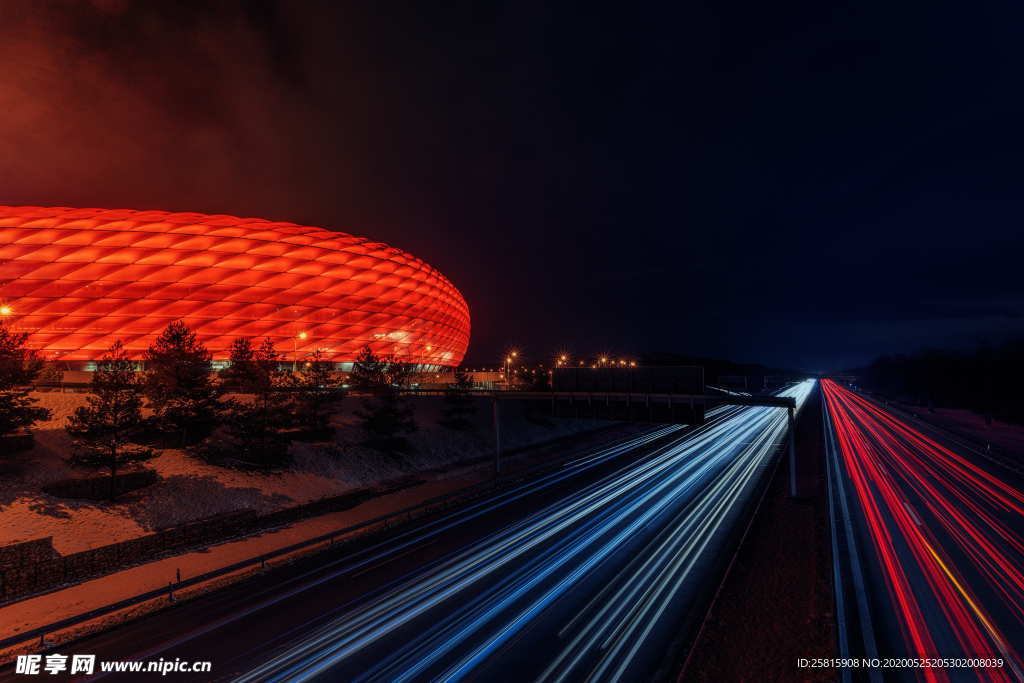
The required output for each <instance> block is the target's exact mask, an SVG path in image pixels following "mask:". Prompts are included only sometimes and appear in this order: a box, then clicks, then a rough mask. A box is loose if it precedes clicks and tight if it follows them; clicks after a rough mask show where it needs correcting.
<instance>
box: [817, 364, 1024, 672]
mask: <svg viewBox="0 0 1024 683" xmlns="http://www.w3.org/2000/svg"><path fill="white" fill-rule="evenodd" d="M822 390H823V392H824V398H825V410H826V421H825V422H826V430H827V434H826V441H827V442H828V446H829V448H828V454H827V457H828V458H829V474H830V486H831V491H832V495H831V498H832V510H833V515H832V517H833V519H832V524H833V529H834V531H835V536H834V538H835V548H836V559H837V567H836V569H837V577H838V581H837V608H838V610H837V611H838V612H839V617H840V624H839V626H840V631H839V632H840V654H841V655H842V656H851V657H855V658H864V657H867V658H868V659H869V660H870V659H875V658H877V659H879V660H880V661H881V663H882V666H881V667H878V668H867V669H865V668H863V667H852V668H846V669H842V671H843V675H844V677H846V678H847V679H870V680H915V679H919V680H926V681H946V680H953V681H960V680H985V681H988V680H993V681H1014V680H1024V662H1022V659H1021V650H1022V649H1024V493H1022V492H1021V489H1020V488H1019V486H1020V482H1019V481H1017V480H1016V479H1015V477H1014V476H1013V475H1012V474H1011V473H1009V472H1006V471H1003V470H1002V468H1001V467H1000V466H999V465H998V464H996V463H994V462H991V461H989V460H987V459H986V458H985V456H984V454H983V453H979V452H974V451H972V450H971V449H970V448H968V447H965V446H963V445H961V444H954V443H952V442H951V441H950V440H949V439H946V438H943V436H942V435H941V434H939V433H937V432H936V431H934V430H932V429H931V428H929V427H927V426H925V425H921V424H917V423H916V421H913V420H907V419H905V418H903V417H900V416H897V415H895V414H893V413H892V412H890V411H888V410H887V409H886V408H885V406H880V405H878V404H877V403H876V402H874V401H872V400H870V399H868V398H865V397H864V396H861V395H859V394H857V393H855V392H853V391H851V390H849V389H847V388H844V387H842V386H840V385H839V384H837V383H835V382H833V381H830V380H824V381H823V382H822ZM957 660H960V661H957ZM964 660H966V661H964ZM971 660H974V661H971ZM977 660H984V661H977ZM889 667H892V668H889Z"/></svg>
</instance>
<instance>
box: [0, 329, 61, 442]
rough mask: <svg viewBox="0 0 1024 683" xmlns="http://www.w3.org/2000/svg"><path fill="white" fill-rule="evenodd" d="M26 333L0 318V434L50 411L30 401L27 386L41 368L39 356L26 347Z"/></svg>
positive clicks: (44, 415) (33, 420) (28, 422)
mask: <svg viewBox="0 0 1024 683" xmlns="http://www.w3.org/2000/svg"><path fill="white" fill-rule="evenodd" d="M27 340H28V334H27V333H25V332H22V333H16V332H13V331H11V330H10V329H8V327H7V325H6V324H5V323H3V322H0V436H3V435H4V434H10V433H12V432H15V431H17V430H19V429H26V428H28V427H30V426H32V424H34V423H35V422H38V421H39V420H46V419H48V418H49V417H50V411H49V410H47V409H46V408H40V407H39V406H36V405H34V404H35V399H33V398H30V397H29V395H28V394H29V389H30V386H29V385H31V384H32V382H33V381H35V379H36V377H38V376H39V372H40V370H42V366H43V364H42V360H41V359H40V358H39V356H38V354H36V352H35V351H33V350H31V349H29V348H26V346H25V342H26V341H27Z"/></svg>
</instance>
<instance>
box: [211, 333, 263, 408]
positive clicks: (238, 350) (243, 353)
mask: <svg viewBox="0 0 1024 683" xmlns="http://www.w3.org/2000/svg"><path fill="white" fill-rule="evenodd" d="M229 360H230V365H228V367H226V368H224V369H223V370H221V371H220V387H221V391H223V392H224V393H227V394H251V393H252V392H253V386H252V382H253V381H254V377H255V376H256V375H257V374H258V370H257V367H256V361H255V351H254V350H253V348H252V342H251V341H250V340H249V338H248V337H239V338H237V339H235V340H234V341H233V342H231V354H230V356H229Z"/></svg>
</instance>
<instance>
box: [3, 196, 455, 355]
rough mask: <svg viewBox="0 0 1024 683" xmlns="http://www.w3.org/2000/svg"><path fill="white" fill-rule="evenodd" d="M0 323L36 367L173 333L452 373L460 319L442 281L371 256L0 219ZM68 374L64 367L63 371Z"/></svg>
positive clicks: (180, 231)
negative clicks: (188, 331) (363, 352)
mask: <svg viewBox="0 0 1024 683" xmlns="http://www.w3.org/2000/svg"><path fill="white" fill-rule="evenodd" d="M0 318H2V319H3V320H4V321H6V322H7V324H9V325H10V326H11V327H13V328H14V330H15V331H18V332H27V333H28V334H29V346H30V347H32V348H34V349H38V350H39V351H40V352H41V355H42V356H43V357H44V358H46V359H47V360H52V361H68V362H70V363H72V365H78V366H79V367H87V366H88V363H87V362H88V361H94V360H96V359H98V358H99V357H100V356H102V354H103V352H104V351H105V350H106V349H108V348H109V347H110V345H111V344H112V343H113V342H114V341H115V340H117V339H120V340H121V341H122V342H124V344H125V347H126V349H127V350H128V351H129V353H130V354H131V355H132V357H133V358H137V359H141V358H143V355H144V353H145V350H146V349H147V348H148V347H149V345H150V344H151V343H152V342H153V340H154V339H155V338H156V336H157V335H158V334H159V333H160V332H161V331H162V330H163V329H164V328H165V327H166V326H167V325H168V323H170V322H172V321H174V320H183V321H184V322H185V323H186V324H187V325H188V326H189V327H191V328H192V329H193V330H194V331H195V332H196V333H197V334H198V335H199V337H200V339H201V340H202V341H203V343H204V344H206V346H207V347H208V348H209V349H210V351H211V352H212V353H213V357H214V360H224V359H226V358H227V357H228V349H229V347H230V345H231V342H232V341H233V340H234V339H235V338H237V337H252V338H254V339H262V338H264V337H269V338H270V339H271V340H273V342H274V344H275V346H276V347H277V350H278V351H279V352H280V353H282V354H283V356H284V358H285V359H287V360H292V359H302V358H308V357H309V354H311V353H313V352H315V351H320V352H321V353H322V354H323V358H324V359H325V360H329V361H333V362H335V363H343V364H347V363H350V362H351V361H352V360H353V359H354V358H355V356H356V355H357V353H358V352H359V350H360V349H361V348H363V347H364V346H369V347H370V348H371V349H373V351H374V352H376V353H378V354H383V355H389V356H394V357H395V358H396V359H397V360H399V361H401V362H403V363H409V364H412V365H418V366H424V367H438V366H454V365H457V364H458V363H459V362H460V361H461V360H462V357H463V355H464V354H465V352H466V346H467V344H468V343H469V330H470V324H469V309H468V307H467V306H466V302H465V300H464V299H463V298H462V295H461V294H460V293H459V291H458V290H457V289H456V288H455V287H454V286H453V285H452V284H451V282H449V281H448V280H447V279H446V278H445V277H444V276H443V275H441V274H440V273H439V272H437V271H436V270H434V269H433V268H431V267H430V266H428V265H427V264H426V263H424V262H423V261H421V260H419V259H418V258H416V257H414V256H412V255H410V254H407V253H405V252H403V251H401V250H399V249H395V248H394V247H390V246H388V245H386V244H382V243H380V242H372V241H370V240H368V239H366V238H363V237H354V236H352V235H348V234H346V233H343V232H331V231H328V230H324V229H322V228H316V227H310V226H303V225H296V224H294V223H281V222H271V221H266V220H261V219H257V218H236V217H235V216H226V215H207V214H199V213H169V212H166V211H132V210H105V209H72V208H66V207H57V208H42V207H26V206H21V207H0ZM69 367H71V365H69Z"/></svg>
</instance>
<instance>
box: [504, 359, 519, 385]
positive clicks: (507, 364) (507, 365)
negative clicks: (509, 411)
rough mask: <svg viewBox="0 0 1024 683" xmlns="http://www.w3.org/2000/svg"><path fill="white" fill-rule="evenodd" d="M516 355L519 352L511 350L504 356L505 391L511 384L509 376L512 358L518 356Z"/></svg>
mask: <svg viewBox="0 0 1024 683" xmlns="http://www.w3.org/2000/svg"><path fill="white" fill-rule="evenodd" d="M518 355H519V353H518V352H517V351H511V352H510V353H509V354H508V355H507V356H505V390H506V391H507V390H508V389H509V388H510V387H511V386H512V377H511V371H512V360H513V359H514V358H515V357H516V356H518Z"/></svg>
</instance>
